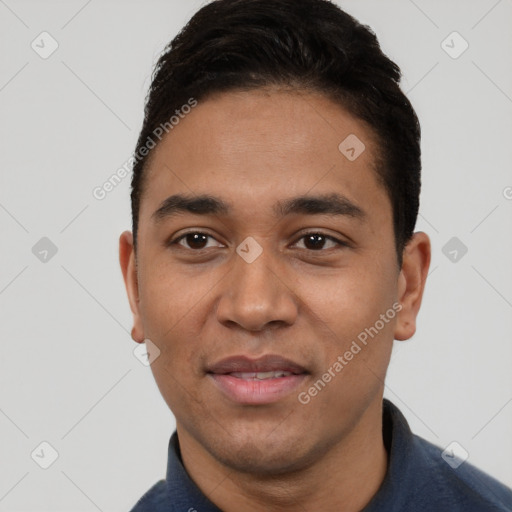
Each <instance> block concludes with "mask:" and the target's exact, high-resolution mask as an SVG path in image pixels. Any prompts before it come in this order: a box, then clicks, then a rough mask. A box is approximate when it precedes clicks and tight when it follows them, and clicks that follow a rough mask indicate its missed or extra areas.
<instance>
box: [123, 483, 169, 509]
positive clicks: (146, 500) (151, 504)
mask: <svg viewBox="0 0 512 512" xmlns="http://www.w3.org/2000/svg"><path fill="white" fill-rule="evenodd" d="M168 507H169V495H168V493H167V485H166V482H165V480H160V481H158V482H157V483H156V484H155V485H153V487H151V489H149V491H147V492H146V493H145V494H144V495H143V496H142V498H140V499H139V501H137V503H136V504H135V505H134V507H133V508H132V509H131V510H130V512H160V511H167V510H168Z"/></svg>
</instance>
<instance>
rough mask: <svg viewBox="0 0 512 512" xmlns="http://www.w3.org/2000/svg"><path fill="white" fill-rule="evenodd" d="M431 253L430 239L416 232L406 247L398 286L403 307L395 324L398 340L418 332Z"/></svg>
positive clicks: (406, 338) (399, 299)
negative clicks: (419, 314) (417, 319)
mask: <svg viewBox="0 0 512 512" xmlns="http://www.w3.org/2000/svg"><path fill="white" fill-rule="evenodd" d="M430 253H431V249H430V239H429V237H428V236H427V235H426V234H425V233H423V232H417V233H414V235H413V236H412V238H411V240H410V241H409V243H408V244H407V245H406V247H405V249H404V253H403V262H402V269H401V270H400V275H399V276H398V287H397V288H398V301H399V302H400V304H401V305H402V309H401V311H400V313H399V314H398V317H397V322H396V325H395V333H394V336H395V339H396V340H400V341H403V340H408V339H409V338H411V337H412V336H413V335H414V333H415V332H416V317H417V315H418V312H419V309H420V306H421V301H422V298H423V292H424V289H425V282H426V279H427V275H428V269H429V266H430Z"/></svg>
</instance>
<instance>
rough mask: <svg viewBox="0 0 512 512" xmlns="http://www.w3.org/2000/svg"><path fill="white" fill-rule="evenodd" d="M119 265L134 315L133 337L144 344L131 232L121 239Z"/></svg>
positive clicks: (122, 235) (124, 234)
mask: <svg viewBox="0 0 512 512" xmlns="http://www.w3.org/2000/svg"><path fill="white" fill-rule="evenodd" d="M119 263H120V265H121V271H122V273H123V279H124V284H125V287H126V293H127V294H128V301H129V303H130V309H131V310H132V313H133V327H132V331H131V336H132V339H133V341H136V342H137V343H142V342H143V341H144V329H143V327H142V319H141V315H140V309H139V284H138V277H137V268H136V261H135V250H134V247H133V235H132V233H131V232H130V231H124V232H123V233H122V234H121V236H120V237H119Z"/></svg>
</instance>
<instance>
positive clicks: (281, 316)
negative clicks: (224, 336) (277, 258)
mask: <svg viewBox="0 0 512 512" xmlns="http://www.w3.org/2000/svg"><path fill="white" fill-rule="evenodd" d="M234 258H235V261H234V263H233V265H234V267H233V268H232V270H231V272H229V273H228V274H227V275H226V278H225V279H224V280H223V282H222V285H221V290H220V298H219V300H218V303H217V309H216V315H217V320H218V321H219V322H220V323H222V324H224V325H225V326H228V327H233V326H234V325H237V326H239V327H241V328H243V329H245V330H247V331H262V330H264V329H268V328H275V327H278V326H281V327H282V326H289V325H292V324H293V323H295V321H296V319H297V314H298V300H297V297H296V295H295V293H294V292H293V290H292V289H291V288H292V283H290V282H288V281H289V279H287V278H286V276H285V275H284V273H283V272H282V271H280V270H279V266H278V265H275V264H274V265H273V264H272V262H271V261H270V257H267V255H266V254H265V251H264V252H263V254H262V255H260V256H259V257H258V258H257V259H256V260H255V261H253V262H251V263H247V262H246V261H244V259H243V258H241V257H239V256H238V255H234Z"/></svg>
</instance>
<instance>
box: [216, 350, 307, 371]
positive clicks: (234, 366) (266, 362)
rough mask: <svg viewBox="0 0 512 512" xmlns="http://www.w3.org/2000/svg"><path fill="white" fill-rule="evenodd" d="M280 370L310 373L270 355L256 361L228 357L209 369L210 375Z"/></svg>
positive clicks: (246, 357) (283, 358)
mask: <svg viewBox="0 0 512 512" xmlns="http://www.w3.org/2000/svg"><path fill="white" fill-rule="evenodd" d="M279 370H281V371H286V372H291V373H294V374H297V375H298V374H301V373H308V372H307V371H306V369H305V368H304V367H303V366H301V365H300V364H297V363H294V362H293V361H290V360H289V359H287V358H285V357H281V356H278V355H274V354H268V355H265V356H262V357H258V358H256V359H255V358H251V357H248V356H232V357H226V358H225V359H221V360H220V361H218V362H216V363H214V364H212V365H210V366H208V367H207V372H208V373H215V374H219V375H226V374H228V373H235V372H272V371H279Z"/></svg>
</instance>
